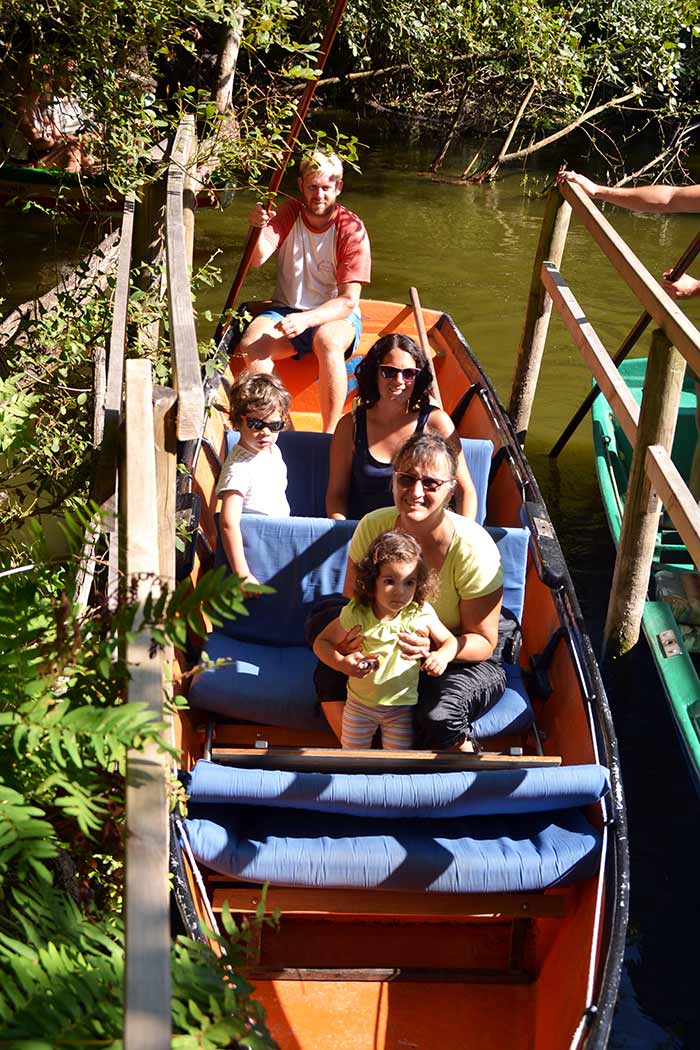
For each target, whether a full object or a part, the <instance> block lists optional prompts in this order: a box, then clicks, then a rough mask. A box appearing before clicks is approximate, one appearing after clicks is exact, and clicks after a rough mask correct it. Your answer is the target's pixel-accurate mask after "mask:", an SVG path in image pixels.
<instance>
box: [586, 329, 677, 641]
mask: <svg viewBox="0 0 700 1050" xmlns="http://www.w3.org/2000/svg"><path fill="white" fill-rule="evenodd" d="M684 375H685V360H684V358H683V355H682V354H680V353H679V352H678V351H677V350H676V349H675V348H674V347H672V346H671V344H670V342H669V340H668V339H667V337H666V336H665V335H664V333H663V332H662V331H661V330H660V329H656V330H655V331H654V333H653V335H652V339H651V350H650V352H649V359H648V361H647V370H646V376H645V379H644V392H643V395H642V405H641V410H640V413H639V426H638V428H637V439H636V441H635V444H634V451H633V454H632V466H631V469H630V479H629V484H628V486H627V494H626V496H625V508H624V513H623V516H622V529H621V532H620V542H619V544H618V548H617V558H616V559H615V572H614V574H613V581H612V588H611V593H610V604H609V605H608V614H607V618H606V622H605V632H604V636H603V656H604V657H605V656H616V655H618V654H619V655H623V654H624V653H626V652H628V651H629V650H630V649H631V648H632V646H633V645H635V643H636V642H637V640H638V638H639V628H640V625H641V622H642V612H643V611H644V602H645V600H646V597H647V589H648V586H649V575H650V573H651V564H652V559H653V557H654V546H655V544H656V533H657V530H658V526H659V514H660V512H661V501H660V500H659V497H658V495H657V494H656V492H655V491H654V490H653V488H652V485H651V481H650V480H649V477H648V475H647V472H646V469H645V462H646V458H647V449H648V448H649V446H650V445H661V446H663V448H665V449H666V451H667V452H670V451H671V446H672V444H673V437H674V434H675V431H676V419H677V417H678V408H679V405H680V400H681V392H682V389H683V377H684Z"/></svg>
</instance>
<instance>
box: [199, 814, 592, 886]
mask: <svg viewBox="0 0 700 1050" xmlns="http://www.w3.org/2000/svg"><path fill="white" fill-rule="evenodd" d="M185 824H186V828H187V834H188V837H189V839H190V842H191V844H192V850H193V852H194V855H195V857H196V858H197V860H198V861H199V862H200V863H202V864H205V865H207V867H209V868H212V869H213V870H214V871H216V872H218V873H220V874H222V875H228V876H231V877H233V878H235V879H241V880H245V881H248V882H270V883H272V884H273V885H285V886H312V887H319V888H320V887H323V888H346V887H353V888H361V889H376V888H379V889H387V890H411V891H428V892H441V893H510V892H530V891H535V890H542V889H545V888H547V887H550V886H565V885H568V884H569V883H571V882H575V881H577V880H578V879H583V878H589V877H591V876H592V875H593V874H594V873H595V871H596V867H597V863H598V857H599V852H600V835H599V833H598V832H597V831H596V830H595V829H594V828H593V827H592V826H591V825H590V824H589V822H588V821H587V820H586V818H585V816H584V815H583V813H582V812H581V811H580V810H565V811H562V812H554V813H552V812H549V813H535V814H523V815H520V816H517V817H515V816H513V815H512V814H511V815H509V816H493V817H464V818H460V819H455V820H427V821H425V820H406V821H401V822H400V823H399V824H398V825H397V822H396V821H395V820H389V819H387V820H371V819H367V818H363V817H350V816H334V817H333V818H332V819H329V816H328V815H327V814H325V813H314V812H306V811H303V810H294V809H288V810H279V809H271V808H269V807H264V806H231V805H228V806H208V805H195V806H192V807H191V814H190V817H189V818H188V819H187V820H186V821H185Z"/></svg>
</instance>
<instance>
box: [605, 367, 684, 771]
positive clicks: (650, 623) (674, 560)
mask: <svg viewBox="0 0 700 1050" xmlns="http://www.w3.org/2000/svg"><path fill="white" fill-rule="evenodd" d="M645 369H646V359H644V358H635V359H633V360H631V361H625V362H623V364H622V365H621V366H620V373H621V375H622V377H623V379H624V380H625V382H626V383H627V385H628V387H629V388H630V391H631V392H632V394H633V396H634V397H635V399H636V401H637V403H641V398H642V388H643V383H644V372H645ZM695 402H696V399H695V390H694V386H693V383H692V381H691V380H690V379H688V378H686V381H685V383H684V387H683V394H682V397H681V406H680V411H679V417H678V424H677V428H676V436H675V440H674V444H673V450H672V458H673V461H674V463H675V464H676V466H677V467H678V469H679V470H680V472H681V474H682V475H683V477H684V478H685V479H686V480H687V478H688V476H689V474H690V465H691V462H692V458H693V452H694V449H695V443H696V438H697V431H696V425H695ZM592 415H593V445H594V450H595V467H596V474H597V477H598V485H599V487H600V493H601V497H602V500H603V506H604V508H605V513H606V516H607V519H608V525H609V527H610V532H611V534H612V537H613V540H614V541H615V544H616V545H617V543H618V542H619V539H620V528H621V524H622V506H623V504H624V497H625V492H626V489H627V480H628V477H629V471H630V467H631V464H632V449H631V447H630V445H629V442H628V441H627V439H626V438H625V436H624V434H623V433H622V430H621V428H620V426H619V424H618V422H617V420H616V419H615V416H614V414H613V412H612V409H611V408H610V405H609V404H608V402H607V400H606V399H605V397H603V395H602V394H600V395H599V396H598V398H597V399H596V401H595V403H594V406H593V413H592ZM671 568H673V569H679V570H689V569H692V568H693V565H692V561H691V559H690V557H689V555H688V552H687V550H686V549H685V547H684V545H683V543H682V542H681V540H680V538H679V537H678V536H677V534H675V533H674V532H673V530H672V527H671V526H670V527H669V528H668V529H666V528H664V527H662V528H661V530H660V531H659V534H658V536H657V543H656V548H655V552H654V563H653V567H652V579H651V580H650V587H649V591H650V594H649V600H648V601H647V602H646V603H645V606H644V614H643V617H642V628H643V631H644V634H645V637H646V639H647V642H648V644H649V648H650V650H651V654H652V656H653V659H654V663H655V664H656V667H657V669H658V672H659V676H660V678H661V682H662V685H663V688H664V692H665V694H666V697H667V699H668V703H669V706H670V710H671V714H672V717H673V720H674V722H675V725H676V729H677V731H678V734H679V736H680V739H681V742H682V744H683V749H684V752H685V756H686V759H687V761H688V764H689V766H690V770H691V773H692V775H693V777H694V780H695V784H696V787H697V788H698V790H699V791H700V677H698V672H697V669H696V665H695V662H694V660H693V657H692V656H691V655H690V654H689V653H688V651H687V649H686V646H685V643H684V641H683V635H682V634H681V631H680V629H679V627H678V624H677V623H676V620H675V617H674V615H673V612H672V610H671V607H670V605H668V603H667V602H664V601H655V600H653V595H654V579H653V577H654V575H655V573H656V572H658V571H659V570H660V569H671ZM668 631H671V632H673V634H674V635H675V637H676V639H677V641H678V648H679V650H680V651H679V652H678V653H677V654H675V655H667V653H666V652H665V650H664V647H663V646H662V644H661V641H660V638H659V636H660V635H662V634H663V633H664V632H668ZM698 659H699V662H700V655H699V657H698Z"/></svg>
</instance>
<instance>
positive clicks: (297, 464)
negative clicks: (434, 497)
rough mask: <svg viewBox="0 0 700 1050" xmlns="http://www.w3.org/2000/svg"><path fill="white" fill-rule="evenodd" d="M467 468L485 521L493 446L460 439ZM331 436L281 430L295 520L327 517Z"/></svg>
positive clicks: (233, 438) (230, 439)
mask: <svg viewBox="0 0 700 1050" xmlns="http://www.w3.org/2000/svg"><path fill="white" fill-rule="evenodd" d="M239 437H240V434H239V432H238V431H237V430H227V431H226V454H227V455H228V453H229V452H230V451H231V449H232V448H234V446H235V445H237V444H238V439H239ZM461 441H462V449H463V451H464V458H465V460H466V462H467V468H468V470H469V473H470V474H471V477H472V481H473V482H474V487H475V488H476V494H477V518H476V520H477V521H478V522H479V523H480V524H482V523H483V521H484V518H485V517H486V495H487V492H488V487H489V472H490V469H491V457H492V456H493V442H492V441H486V440H481V439H478V438H462V439H461ZM330 442H331V435H330V434H318V433H314V432H312V431H307V430H283V431H282V433H281V434H280V436H279V438H278V441H277V444H278V446H279V449H280V452H281V453H282V457H283V459H284V461H285V463H286V465H287V477H288V486H287V499H288V500H289V508H290V511H291V513H292V515H293V516H294V517H308V518H322V517H324V516H325V513H326V488H327V487H328V455H329V449H330Z"/></svg>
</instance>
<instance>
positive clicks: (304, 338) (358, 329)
mask: <svg viewBox="0 0 700 1050" xmlns="http://www.w3.org/2000/svg"><path fill="white" fill-rule="evenodd" d="M301 312H302V311H301V310H297V308H296V307H294V306H282V305H280V304H275V305H274V306H270V307H269V308H268V309H267V310H263V311H262V313H260V314H258V317H271V318H272V319H273V320H274V321H279V320H281V319H282V318H283V317H286V316H287V314H298V313H301ZM345 320H346V321H349V322H350V324H351V325H352V327H353V330H354V332H355V338H354V339H353V342H352V346H349V347H348V348H347V350H346V351H345V356H346V358H347V357H350V355H351V354H352V353H354V351H355V350H356V349H357V344H358V343H359V341H360V336H361V335H362V318H361V317H360V311H359V310H353V312H352V313H351V314H350V316H349V317H346V318H345ZM316 331H317V329H316V328H307V329H306V331H305V332H302V333H301V335H295V336H294V338H293V339H291V340H290V342H291V343H292V345H293V346H294V347H295V348H296V351H297V352H296V354H294V360H295V361H298V360H299V358H301V357H305V356H306V355H307V354H310V353H311V350H312V345H311V344H312V343H313V339H314V335H315V333H316Z"/></svg>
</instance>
